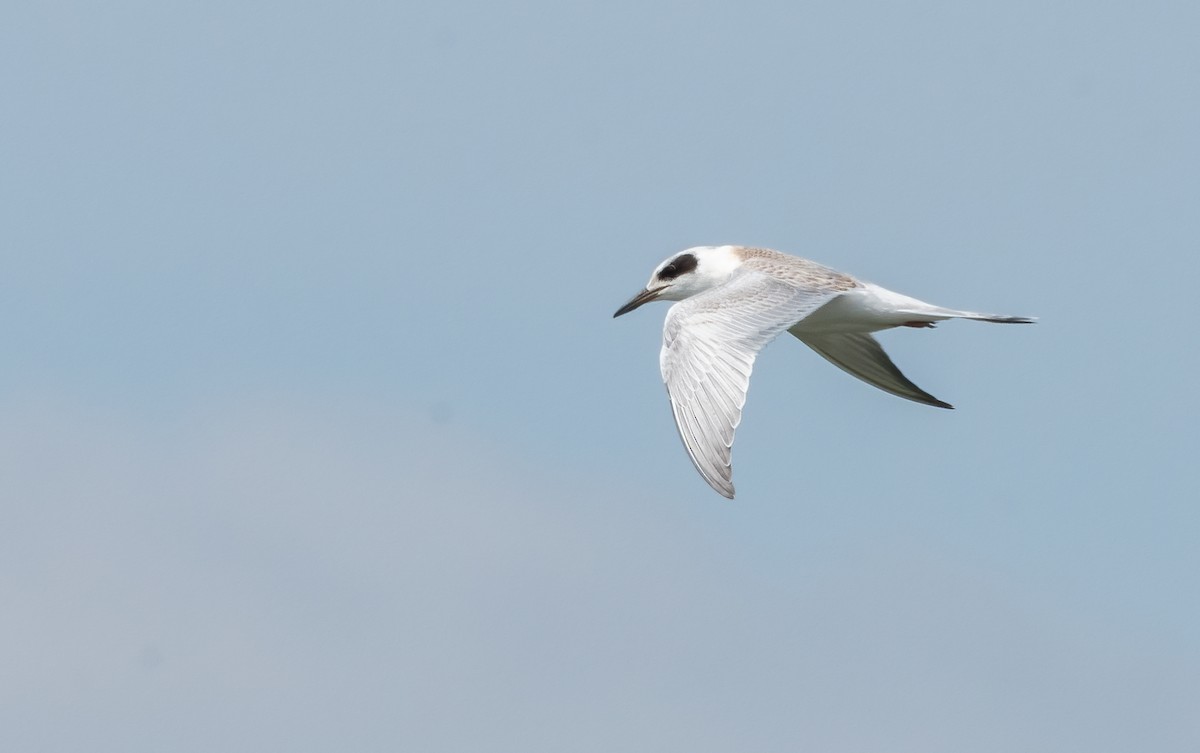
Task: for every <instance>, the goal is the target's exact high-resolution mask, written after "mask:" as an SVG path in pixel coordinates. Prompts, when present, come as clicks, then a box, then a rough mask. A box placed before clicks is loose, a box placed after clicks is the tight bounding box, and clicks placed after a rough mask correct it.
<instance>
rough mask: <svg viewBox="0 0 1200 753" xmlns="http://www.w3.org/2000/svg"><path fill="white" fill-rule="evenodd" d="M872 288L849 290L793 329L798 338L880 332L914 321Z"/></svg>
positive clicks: (790, 330)
mask: <svg viewBox="0 0 1200 753" xmlns="http://www.w3.org/2000/svg"><path fill="white" fill-rule="evenodd" d="M911 318H912V317H911V316H906V315H905V314H902V313H900V312H898V311H897V310H896V308H895V307H894V306H893V305H889V302H887V301H884V300H882V299H881V297H880V296H879V295H877V294H876V293H875V291H874V290H872V289H870V288H855V289H854V290H848V291H846V292H845V293H843V294H842V295H839V296H838V297H837V298H834V299H833V300H832V301H830V302H829V303H826V304H825V305H824V306H822V307H821V308H819V309H817V310H816V311H814V312H812V313H811V314H809V315H808V316H806V317H804V318H803V319H801V320H800V321H799V322H796V324H794V325H792V326H791V328H789V330H788V331H789V332H791V333H792V334H794V335H802V334H806V333H812V334H824V333H837V332H878V331H879V330H881V329H889V328H891V327H898V326H900V325H901V324H904V323H905V322H906V321H908V320H909V319H911Z"/></svg>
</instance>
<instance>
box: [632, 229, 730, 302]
mask: <svg viewBox="0 0 1200 753" xmlns="http://www.w3.org/2000/svg"><path fill="white" fill-rule="evenodd" d="M741 265H742V258H741V256H739V255H738V253H737V247H736V246H696V247H695V248H689V249H687V250H686V251H680V252H679V253H677V254H674V255H672V256H669V257H667V258H666V259H665V260H663V262H662V263H661V264H659V265H658V266H657V267H655V268H654V274H652V275H650V282H648V283H646V289H645V290H642V291H641V292H639V293H638V294H637V295H635V296H634V297H633V298H630V299H629V302H628V303H626V304H625V305H624V306H622V307H621V308H619V309H617V313H615V314H613V318H616V317H618V316H621V315H622V314H628V313H629V312H630V311H633V310H634V309H636V308H637V307H639V306H641V305H642V304H644V303H649V302H650V301H657V300H663V301H682V300H683V299H685V298H691V297H692V296H694V295H696V294H697V293H703V292H704V291H706V290H709V289H710V288H715V287H716V286H718V285H720V284H722V283H724V282H725V281H726V280H728V279H729V278H730V276H731V275H732V274H733V273H734V272H735V271H736V270H737V268H738V267H740V266H741Z"/></svg>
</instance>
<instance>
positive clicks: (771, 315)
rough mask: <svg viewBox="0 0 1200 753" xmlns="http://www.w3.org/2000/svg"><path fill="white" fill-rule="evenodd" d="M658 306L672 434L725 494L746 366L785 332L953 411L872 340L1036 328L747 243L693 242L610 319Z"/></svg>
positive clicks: (874, 378)
mask: <svg viewBox="0 0 1200 753" xmlns="http://www.w3.org/2000/svg"><path fill="white" fill-rule="evenodd" d="M657 300H664V301H678V303H676V304H675V305H673V306H671V308H670V309H669V310H668V311H667V318H666V321H665V322H664V323H663V345H662V351H661V352H660V354H659V366H660V368H661V369H662V377H663V381H664V382H666V385H667V394H668V396H669V397H670V400H671V412H672V413H673V414H674V415H675V427H676V428H677V429H678V430H679V437H680V438H681V439H682V440H683V445H684V447H686V448H687V452H688V456H689V457H691V459H692V463H693V464H694V465H695V466H696V470H697V471H699V472H700V475H701V476H703V477H704V480H705V481H707V482H708V485H709V486H711V487H712V488H713V489H715V490H716V491H717V492H719V493H720V494H722V495H724V496H725V497H728V498H729V499H733V467H732V465H731V462H730V456H731V455H732V449H733V436H734V432H735V431H736V430H737V426H738V423H739V422H740V421H741V418H742V407H743V406H744V405H745V404H746V390H747V389H748V388H749V386H750V372H751V370H752V369H753V368H754V359H755V357H756V356H757V355H758V352H759V351H760V350H762V348H763V346H765V345H766V344H767V343H769V342H771V340H774V339H775V338H776V337H778V336H779V335H780V334H782V333H783V332H784V331H785V330H786V331H788V332H790V333H792V334H793V335H795V336H796V337H797V338H799V339H800V341H801V342H803V343H804V344H805V345H807V346H808V347H810V348H812V349H813V350H815V351H817V353H819V354H820V355H821V356H823V357H824V358H825V359H826V360H828V361H829V362H830V363H832V364H833V365H834V366H837V367H838V368H840V369H842V370H843V371H845V372H847V373H848V374H851V375H852V376H855V377H858V378H859V379H861V380H863V381H864V382H866V383H867V384H870V385H872V386H874V387H878V388H879V389H881V390H883V391H885V392H890V393H892V394H893V395H897V396H898V397H902V398H905V399H907V400H914V401H916V402H918V403H924V404H925V405H933V406H936V407H938V408H953V407H954V406H952V405H950V404H949V403H946V402H943V401H941V400H938V399H937V398H936V397H934V396H933V395H930V394H929V393H928V392H926V391H925V390H923V389H921V388H920V387H918V386H917V385H915V384H913V383H912V381H910V380H909V379H908V377H906V376H904V374H902V373H901V372H900V369H898V368H896V365H895V364H894V363H892V359H890V358H888V355H887V353H885V352H884V351H883V347H882V346H880V344H879V341H877V340H876V339H875V338H874V337H872V336H871V333H872V332H877V331H879V330H883V329H890V328H892V327H933V326H934V324H935V323H936V322H940V321H942V320H945V319H975V320H978V321H983V322H998V323H1001V324H1032V323H1034V322H1035V321H1036V320H1035V319H1032V318H1028V317H1023V316H996V315H994V314H979V313H976V312H973V311H958V310H955V309H948V308H943V307H941V306H934V305H932V304H929V303H925V302H924V301H918V300H917V299H916V298H909V297H908V296H906V295H901V294H900V293H895V292H892V291H891V290H888V289H886V288H882V287H880V286H878V285H874V284H872V283H869V282H862V281H860V280H857V279H855V278H854V277H851V276H850V275H847V274H843V273H841V272H837V271H835V270H833V269H830V268H828V267H825V266H822V265H820V264H817V263H816V262H813V261H809V260H808V259H802V258H800V257H798V256H792V255H791V254H785V253H782V252H780V251H773V250H771V249H767V248H750V247H746V246H697V247H695V248H689V249H687V250H685V251H682V252H680V253H677V254H674V255H672V256H671V257H669V258H667V259H666V260H665V261H663V262H662V263H661V264H659V265H658V266H657V267H655V269H654V274H652V275H651V276H650V281H649V282H648V283H646V288H645V289H644V290H642V291H641V292H639V293H638V294H637V295H635V296H634V297H633V298H631V299H630V300H629V302H628V303H626V304H625V305H624V306H622V307H621V308H619V309H617V312H616V313H615V314H613V317H614V318H616V317H618V316H621V315H623V314H628V313H629V312H630V311H633V310H634V309H636V308H638V307H639V306H642V305H643V304H646V303H649V302H650V301H657Z"/></svg>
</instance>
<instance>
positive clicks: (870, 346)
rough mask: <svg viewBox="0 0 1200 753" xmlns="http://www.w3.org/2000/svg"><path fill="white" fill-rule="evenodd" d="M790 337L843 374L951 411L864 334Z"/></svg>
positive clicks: (876, 342) (948, 405)
mask: <svg viewBox="0 0 1200 753" xmlns="http://www.w3.org/2000/svg"><path fill="white" fill-rule="evenodd" d="M792 334H794V335H796V337H798V338H800V341H801V342H803V343H804V344H805V345H807V346H808V347H810V348H812V349H813V350H815V351H817V352H818V353H820V354H821V355H822V356H823V357H824V358H825V359H826V360H827V361H829V362H830V363H832V364H833V365H834V366H837V367H838V368H839V369H841V370H842V371H845V372H846V373H847V374H850V375H852V376H856V377H858V378H859V379H861V380H863V381H864V382H866V383H867V384H870V385H873V386H875V387H878V388H879V389H881V390H883V391H884V392H890V393H892V394H893V395H896V396H898V397H902V398H905V399H907V400H914V401H916V402H918V403H924V404H926V405H935V406H937V407H938V408H953V407H954V406H953V405H951V404H950V403H945V402H942V401H941V400H938V399H937V398H936V397H934V396H933V395H930V394H929V393H928V392H926V391H925V390H923V389H921V388H920V387H918V386H917V385H915V384H913V383H912V381H910V380H909V378H908V377H906V376H904V374H903V373H901V371H900V369H898V368H896V364H894V363H892V359H890V358H888V354H887V353H885V352H883V346H881V345H880V344H879V341H878V340H876V339H875V338H874V337H871V336H870V335H868V334H866V333H858V332H856V333H841V332H839V333H834V334H809V333H804V334H797V333H795V332H793V333H792Z"/></svg>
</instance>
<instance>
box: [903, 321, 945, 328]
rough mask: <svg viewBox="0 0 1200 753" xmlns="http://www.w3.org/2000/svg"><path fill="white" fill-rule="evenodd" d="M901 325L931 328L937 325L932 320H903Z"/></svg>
mask: <svg viewBox="0 0 1200 753" xmlns="http://www.w3.org/2000/svg"><path fill="white" fill-rule="evenodd" d="M900 326H901V327H912V328H914V329H933V328H934V327H936V326H937V325H936V324H935V323H934V322H905V323H904V324H901V325H900Z"/></svg>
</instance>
